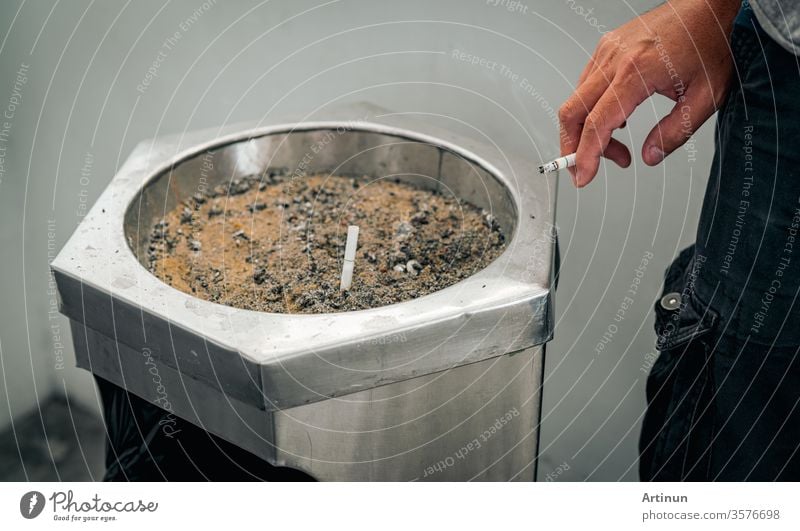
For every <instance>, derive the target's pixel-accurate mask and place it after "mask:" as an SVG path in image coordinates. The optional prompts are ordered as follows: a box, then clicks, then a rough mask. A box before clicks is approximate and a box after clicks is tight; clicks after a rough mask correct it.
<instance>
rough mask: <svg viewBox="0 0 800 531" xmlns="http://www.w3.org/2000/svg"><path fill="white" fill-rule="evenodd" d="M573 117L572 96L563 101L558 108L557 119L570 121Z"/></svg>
mask: <svg viewBox="0 0 800 531" xmlns="http://www.w3.org/2000/svg"><path fill="white" fill-rule="evenodd" d="M574 117H575V103H574V102H573V100H572V98H570V99H568V100H567V101H565V102H564V103H563V104H562V105H561V107H559V108H558V119H559V120H560V121H561V122H562V123H565V122H570V121H572V119H573V118H574Z"/></svg>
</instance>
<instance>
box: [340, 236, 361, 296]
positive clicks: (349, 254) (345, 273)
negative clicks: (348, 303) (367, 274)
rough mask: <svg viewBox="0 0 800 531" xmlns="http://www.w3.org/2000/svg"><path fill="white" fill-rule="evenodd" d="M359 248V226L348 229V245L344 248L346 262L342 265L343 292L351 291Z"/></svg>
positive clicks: (341, 287) (341, 286)
mask: <svg viewBox="0 0 800 531" xmlns="http://www.w3.org/2000/svg"><path fill="white" fill-rule="evenodd" d="M357 246H358V226H357V225H350V226H349V227H347V243H345V246H344V262H343V264H342V281H341V283H340V284H339V289H340V290H341V291H347V290H349V289H350V284H352V283H353V267H354V266H355V261H356V247H357Z"/></svg>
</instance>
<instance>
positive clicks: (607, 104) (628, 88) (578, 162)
mask: <svg viewBox="0 0 800 531" xmlns="http://www.w3.org/2000/svg"><path fill="white" fill-rule="evenodd" d="M648 96H649V94H648V91H647V89H646V88H645V87H644V85H637V84H633V85H631V84H628V83H622V82H615V83H613V84H612V85H611V86H609V87H608V90H606V91H605V92H604V93H603V95H602V96H601V97H600V98H599V99H598V101H597V104H596V105H595V106H594V108H593V109H592V111H591V112H590V113H589V115H588V116H587V117H586V123H585V125H584V127H583V131H582V132H581V137H580V140H579V142H578V149H577V150H576V153H577V154H576V156H575V181H576V184H577V185H578V186H586V185H587V184H589V182H591V180H592V179H594V176H595V175H596V174H597V170H598V168H599V167H600V157H601V156H602V155H603V152H604V151H605V150H606V147H608V144H609V142H610V141H611V135H612V133H613V132H614V130H615V129H618V128H619V127H621V126H622V124H624V123H625V121H626V120H627V119H628V116H630V115H631V113H633V111H634V110H635V109H636V107H638V106H639V104H640V103H642V102H643V101H644V100H645V99H647V97H648Z"/></svg>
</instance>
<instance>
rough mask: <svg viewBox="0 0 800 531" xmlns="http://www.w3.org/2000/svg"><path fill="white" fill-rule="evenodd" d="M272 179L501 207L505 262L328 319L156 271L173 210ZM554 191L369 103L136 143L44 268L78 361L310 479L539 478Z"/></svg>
mask: <svg viewBox="0 0 800 531" xmlns="http://www.w3.org/2000/svg"><path fill="white" fill-rule="evenodd" d="M365 114H370V117H369V118H363V117H364V116H365ZM354 117H361V118H359V119H357V120H353V118H354ZM317 145H324V149H319V150H315V149H314V146H317ZM187 146H188V147H187ZM271 168H281V169H282V170H283V171H290V172H297V171H298V170H300V171H302V172H303V173H305V174H312V173H322V172H332V173H336V174H340V175H341V174H343V175H348V174H358V175H370V176H375V177H378V176H384V175H392V176H394V177H397V178H399V179H401V180H403V181H408V182H412V183H414V184H415V185H417V186H421V187H427V188H439V187H447V189H448V190H450V191H452V192H453V193H454V194H455V195H457V196H458V197H460V198H462V199H465V200H468V201H469V202H471V203H473V204H475V205H477V206H479V207H482V208H484V209H486V210H487V211H488V212H490V213H491V214H492V215H493V216H494V217H495V218H496V219H497V220H498V222H499V223H500V224H501V226H502V228H503V230H504V232H505V234H506V235H507V236H508V237H509V244H508V248H507V249H506V251H505V252H504V253H503V254H502V255H501V256H500V257H499V258H498V259H497V260H495V261H494V262H493V263H491V264H490V265H489V266H488V267H487V268H486V269H484V270H482V271H480V272H478V273H477V274H475V275H473V276H471V277H469V278H468V279H466V280H464V281H462V282H459V283H457V284H455V285H453V286H450V287H448V288H446V289H443V290H441V291H438V292H436V293H432V294H430V295H426V296H424V297H421V298H419V299H415V300H412V301H408V302H403V303H400V304H394V305H390V306H384V307H380V308H375V309H371V310H363V311H357V312H344V313H335V314H319V315H289V314H269V313H260V312H253V311H247V310H241V309H236V308H231V307H228V306H222V305H218V304H215V303H212V302H208V301H204V300H200V299H198V298H195V297H193V296H191V295H189V294H187V293H183V292H181V291H178V290H176V289H174V288H172V287H170V286H168V285H166V284H164V283H163V282H161V281H160V280H159V279H157V278H156V277H154V276H153V275H151V274H150V273H149V272H148V271H147V269H146V268H145V267H144V265H143V264H144V263H146V246H147V244H148V236H149V232H150V230H151V228H152V226H153V224H154V223H155V222H156V221H157V220H158V219H160V217H162V216H163V215H164V212H166V211H167V210H170V209H171V208H173V207H174V206H175V205H176V204H177V203H178V202H180V201H181V200H182V199H184V198H186V197H188V196H190V195H192V193H193V192H195V191H197V188H198V186H208V187H213V186H215V185H217V184H221V183H227V182H228V181H230V180H232V179H236V178H239V177H241V176H244V175H250V174H253V173H259V172H264V171H269V170H270V169H271ZM556 179H557V175H555V174H552V175H548V176H541V175H539V174H538V173H537V172H536V167H535V164H534V163H533V161H532V160H530V158H529V157H525V156H520V155H519V154H513V153H507V152H503V151H501V150H499V149H498V148H496V147H493V146H491V145H488V144H483V143H480V142H475V141H472V140H469V139H465V138H461V137H458V136H457V135H454V134H451V133H449V132H447V131H443V130H441V129H440V128H438V127H436V126H434V125H433V124H432V123H430V122H429V120H427V119H426V118H425V117H422V116H418V117H414V116H407V115H393V114H391V113H388V112H385V111H380V110H377V109H375V108H373V107H369V106H351V107H347V108H344V109H341V110H339V111H336V112H332V113H330V116H329V117H326V118H325V119H320V120H315V121H292V120H288V121H286V122H284V123H278V124H275V125H269V126H261V127H256V128H248V129H244V130H237V131H234V132H228V133H225V134H220V133H219V132H218V131H216V130H214V131H200V132H194V133H190V134H185V135H179V136H171V137H164V138H157V139H155V140H152V141H146V142H143V143H141V144H139V146H137V148H136V149H135V150H134V152H133V153H132V154H131V156H130V158H129V159H128V160H127V162H126V163H125V164H124V166H123V167H122V168H121V170H120V171H119V173H118V174H117V175H116V176H115V177H114V178H113V180H112V181H111V183H110V184H109V185H108V188H107V189H106V190H105V191H104V193H103V194H102V195H101V197H100V198H99V199H98V201H97V203H96V204H95V205H94V206H93V207H92V209H91V210H90V212H89V213H88V215H87V216H86V217H85V218H84V220H83V222H82V223H81V224H80V226H79V227H78V229H77V231H76V232H75V234H73V235H72V237H71V238H70V240H69V241H68V243H67V244H66V246H65V247H64V248H63V249H62V250H61V252H60V253H59V255H58V257H57V258H56V259H55V260H54V261H53V263H52V268H53V270H54V273H55V277H56V281H57V284H58V289H59V293H60V301H61V311H62V313H64V314H65V315H66V316H67V317H69V318H70V321H71V328H72V334H73V341H74V344H75V350H76V355H77V361H78V365H79V366H81V367H83V368H85V369H87V370H90V371H91V372H93V373H94V374H95V375H97V376H99V377H101V378H103V379H105V380H108V381H110V382H112V383H114V384H116V385H118V386H120V387H122V388H124V389H126V390H128V391H129V392H131V393H133V394H135V395H137V396H140V397H142V398H144V399H146V400H148V401H149V402H151V403H154V404H156V405H159V406H160V407H162V408H164V409H167V410H168V411H171V412H173V413H174V414H175V415H178V416H179V417H182V418H184V419H186V420H188V421H190V422H192V423H195V424H197V425H198V426H200V427H202V428H203V429H205V430H207V431H209V432H212V433H214V434H217V435H219V436H221V437H223V438H225V439H227V440H229V441H231V442H233V443H235V444H237V445H238V446H240V447H242V448H244V449H246V450H249V451H250V452H253V453H254V454H256V455H258V456H260V457H262V458H263V459H265V460H267V461H269V462H271V463H273V464H278V465H283V466H289V467H293V468H297V469H301V470H303V471H306V472H307V473H309V474H310V475H312V476H313V477H315V478H317V479H328V480H330V479H333V480H412V479H425V480H427V479H435V480H461V479H484V480H506V479H525V480H531V479H533V477H534V473H535V457H536V452H537V441H538V423H539V410H540V397H541V383H542V367H543V355H544V343H545V342H546V341H548V340H549V339H550V337H551V334H552V330H553V310H552V299H551V282H552V278H553V257H554V246H555V243H554V238H553V234H552V227H553V222H554V215H555V183H556ZM156 373H157V375H158V378H157V379H156V378H155V376H154V374H156Z"/></svg>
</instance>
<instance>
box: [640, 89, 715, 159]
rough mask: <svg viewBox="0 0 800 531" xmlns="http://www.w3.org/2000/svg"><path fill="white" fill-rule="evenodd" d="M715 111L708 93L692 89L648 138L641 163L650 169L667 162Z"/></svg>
mask: <svg viewBox="0 0 800 531" xmlns="http://www.w3.org/2000/svg"><path fill="white" fill-rule="evenodd" d="M714 111H716V106H715V105H714V98H713V97H712V96H711V94H710V93H709V92H708V91H705V90H703V89H694V90H692V89H691V88H689V90H687V91H686V94H685V96H684V98H683V100H682V101H681V100H679V101H678V103H676V104H675V106H674V107H673V108H672V111H670V113H669V114H668V115H666V116H665V117H664V118H662V119H661V121H660V122H658V123H657V124H656V126H655V127H653V129H652V130H651V131H650V134H649V135H647V138H646V139H645V141H644V145H642V160H644V162H645V164H647V165H649V166H655V165H656V164H658V163H659V162H661V161H662V160H664V158H665V157H666V156H667V155H669V154H670V153H672V152H673V151H675V150H676V149H678V148H679V147H681V146H682V145H683V144H684V143H686V141H687V140H689V138H690V137H691V136H692V135H693V134H694V132H695V131H697V129H699V128H700V126H701V125H703V123H704V122H705V121H706V120H708V118H709V117H710V116H711V115H712V114H714Z"/></svg>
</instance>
